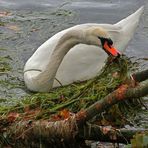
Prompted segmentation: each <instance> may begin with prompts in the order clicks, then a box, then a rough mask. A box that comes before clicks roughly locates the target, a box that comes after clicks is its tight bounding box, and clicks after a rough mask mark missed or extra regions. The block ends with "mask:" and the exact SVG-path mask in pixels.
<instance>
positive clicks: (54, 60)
mask: <svg viewBox="0 0 148 148" xmlns="http://www.w3.org/2000/svg"><path fill="white" fill-rule="evenodd" d="M82 36H83V35H82V31H76V30H75V31H69V32H67V33H66V34H64V35H63V36H62V37H61V38H60V40H59V42H58V44H57V45H56V47H55V49H54V50H53V52H52V55H51V56H50V58H49V62H48V64H47V66H46V69H45V70H44V71H42V73H41V75H42V76H39V78H41V79H42V80H40V82H41V83H43V84H44V86H45V84H47V85H46V86H47V89H48V90H49V89H51V88H52V86H53V82H54V78H55V75H56V73H57V70H58V68H59V66H60V64H61V62H62V60H63V58H64V56H65V55H66V54H67V53H68V51H69V50H70V49H71V48H72V47H74V46H75V45H76V44H79V43H80V42H83V41H82V40H83V37H82Z"/></svg>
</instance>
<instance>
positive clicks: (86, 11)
mask: <svg viewBox="0 0 148 148" xmlns="http://www.w3.org/2000/svg"><path fill="white" fill-rule="evenodd" d="M142 5H145V10H144V14H143V16H142V18H141V21H140V26H139V28H138V29H137V31H136V34H135V36H134V38H133V40H132V42H130V44H129V46H128V49H127V51H126V53H125V54H126V55H128V56H129V57H134V60H135V61H138V62H139V63H140V69H145V68H147V67H148V61H147V60H148V1H147V0H124V1H121V0H75V1H74V0H42V1H40V0H24V1H23V0H13V1H10V0H0V12H7V15H6V16H2V17H0V22H1V25H0V48H2V49H5V50H0V56H1V57H6V59H7V61H8V63H9V64H10V66H11V68H12V70H11V71H10V72H7V73H5V74H0V95H1V97H2V98H16V97H17V98H19V97H21V96H24V95H25V94H26V89H25V87H24V83H23V66H24V64H25V62H26V61H27V59H28V58H29V57H30V56H31V55H32V53H33V52H34V51H35V50H36V49H37V47H38V46H39V45H41V44H42V43H43V42H44V41H46V40H47V39H48V38H49V37H51V36H52V35H53V34H55V33H57V32H59V31H60V30H62V29H65V28H67V27H70V26H73V25H75V24H80V23H93V22H94V23H116V22H117V21H119V20H121V19H123V18H124V17H126V16H128V15H129V14H131V13H133V12H134V11H135V10H136V9H138V8H139V7H140V6H142Z"/></svg>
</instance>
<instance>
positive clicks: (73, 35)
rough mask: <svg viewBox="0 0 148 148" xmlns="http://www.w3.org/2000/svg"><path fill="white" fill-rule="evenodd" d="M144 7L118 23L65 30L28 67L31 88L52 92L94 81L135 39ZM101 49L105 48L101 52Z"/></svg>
mask: <svg viewBox="0 0 148 148" xmlns="http://www.w3.org/2000/svg"><path fill="white" fill-rule="evenodd" d="M142 12H143V7H141V8H139V9H138V10H137V11H136V12H135V13H133V14H132V15H130V16H128V17H127V18H125V19H123V20H121V21H120V22H118V23H116V24H113V25H112V24H81V25H77V26H74V27H71V28H68V29H66V30H63V31H61V32H59V33H57V34H55V35H54V36H53V37H51V38H50V39H48V40H47V41H46V42H45V43H43V44H42V45H41V46H40V47H39V48H38V49H37V50H36V51H35V53H34V54H33V55H32V56H31V57H30V58H29V60H28V61H27V63H26V65H25V68H24V81H25V84H26V86H27V88H28V89H29V90H31V91H36V92H48V91H49V90H50V89H51V88H53V87H57V86H60V84H59V82H58V81H57V80H59V81H60V82H61V83H62V85H67V84H70V83H73V82H76V81H84V80H87V79H90V78H93V77H95V76H96V75H97V73H98V72H99V71H100V69H101V68H102V66H104V63H105V60H106V58H107V54H106V53H105V52H104V51H106V52H107V53H108V54H112V55H113V56H117V55H118V54H119V52H118V51H117V50H116V49H114V48H113V46H112V41H113V45H114V47H116V48H117V49H118V50H119V51H120V52H121V53H122V52H123V51H124V50H125V49H126V47H127V44H128V42H129V41H130V40H131V38H132V36H133V34H134V32H135V29H136V27H137V26H138V22H139V19H140V16H141V14H142ZM99 48H103V49H104V50H102V49H99Z"/></svg>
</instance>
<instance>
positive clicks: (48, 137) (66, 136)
mask: <svg viewBox="0 0 148 148" xmlns="http://www.w3.org/2000/svg"><path fill="white" fill-rule="evenodd" d="M146 95H148V70H145V71H142V72H138V73H136V74H133V75H132V76H131V77H130V78H127V80H126V81H125V83H124V84H122V85H121V86H120V87H119V88H118V89H116V90H115V91H114V92H112V93H110V94H109V95H107V96H106V97H105V98H104V99H103V100H100V101H98V102H96V103H95V104H93V105H91V106H90V107H89V108H87V109H85V110H81V111H80V112H78V113H76V114H73V115H71V116H70V117H69V118H67V119H65V120H62V121H56V122H51V121H48V120H40V121H22V122H21V121H20V122H19V123H12V124H11V125H9V126H7V127H6V128H0V132H1V135H3V141H4V143H5V144H4V145H6V144H7V145H9V146H11V147H13V146H14V147H26V146H27V147H53V148H54V147H76V144H77V143H81V142H82V143H83V142H84V140H99V141H106V142H121V143H128V142H129V141H130V139H131V138H132V137H133V135H134V134H135V133H136V132H143V130H132V131H131V130H126V129H114V128H110V127H100V126H97V125H91V124H89V123H88V121H89V120H90V119H92V118H93V117H94V116H96V115H97V114H98V113H101V112H103V111H104V110H106V109H107V108H109V107H111V106H112V105H114V104H116V103H118V102H120V101H123V100H127V99H133V98H134V99H135V98H139V97H143V96H146ZM7 139H9V140H7ZM1 145H2V144H1ZM77 147H78V145H77Z"/></svg>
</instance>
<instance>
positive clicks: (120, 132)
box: [79, 124, 148, 144]
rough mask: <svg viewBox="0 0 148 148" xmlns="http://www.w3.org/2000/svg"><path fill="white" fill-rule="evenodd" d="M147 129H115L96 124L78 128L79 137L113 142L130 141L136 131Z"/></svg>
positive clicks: (140, 131)
mask: <svg viewBox="0 0 148 148" xmlns="http://www.w3.org/2000/svg"><path fill="white" fill-rule="evenodd" d="M145 131H148V130H146V129H130V130H129V129H125V128H122V129H115V128H112V127H104V126H103V127H102V126H97V125H91V124H86V125H85V126H84V127H83V128H81V129H80V132H79V137H81V138H83V139H87V140H95V141H102V142H113V143H125V144H128V143H130V139H132V138H133V136H134V135H135V134H136V133H142V132H145Z"/></svg>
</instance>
